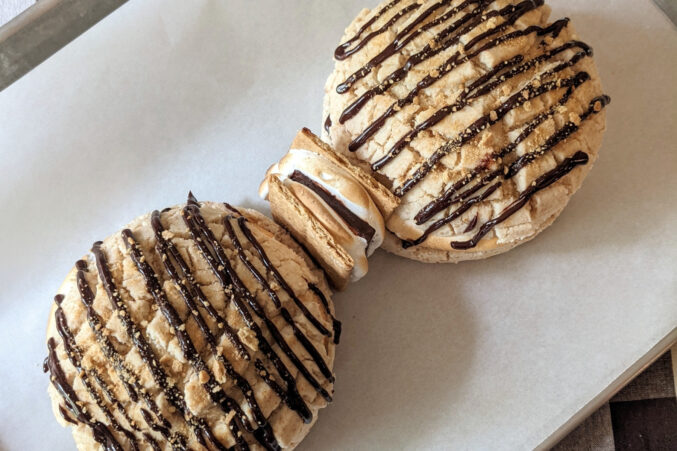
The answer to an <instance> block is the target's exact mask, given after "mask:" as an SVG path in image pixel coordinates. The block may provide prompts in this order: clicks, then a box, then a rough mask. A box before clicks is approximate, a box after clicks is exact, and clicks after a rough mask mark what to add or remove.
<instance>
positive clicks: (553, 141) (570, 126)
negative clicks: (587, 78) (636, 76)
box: [402, 95, 610, 249]
mask: <svg viewBox="0 0 677 451" xmlns="http://www.w3.org/2000/svg"><path fill="white" fill-rule="evenodd" d="M563 98H568V96H567V95H565V97H563ZM609 101H610V99H609V97H607V96H601V97H596V98H595V99H593V100H592V101H591V102H590V106H589V107H588V110H587V111H586V112H585V113H584V114H583V115H581V117H580V120H581V122H582V121H585V120H587V119H588V118H589V117H590V116H591V115H592V114H596V113H597V112H599V111H601V110H602V108H603V107H604V106H605V105H607V104H608V103H609ZM559 104H560V102H558V103H557V104H556V105H559ZM542 114H543V113H542ZM545 116H546V117H549V115H548V114H545ZM540 118H541V117H540V115H539V116H537V117H536V118H535V121H536V120H539V119H540ZM532 124H533V123H532ZM578 128H579V125H576V124H574V123H573V122H567V123H566V124H565V125H564V126H563V127H562V128H560V129H559V130H557V131H556V132H555V133H554V134H552V135H551V136H550V137H549V138H548V139H546V141H545V144H543V145H541V146H539V147H538V148H537V149H536V150H533V151H531V152H529V153H526V154H524V155H522V156H521V157H519V158H518V159H517V160H515V162H513V163H512V164H510V165H504V166H503V168H502V169H500V170H498V171H494V172H492V173H491V174H490V175H488V176H487V179H488V180H491V179H493V178H495V177H497V176H498V175H500V174H501V173H503V174H504V178H505V179H509V178H512V177H513V176H514V175H515V174H516V173H517V172H518V171H519V170H520V169H522V168H523V167H524V166H526V165H527V164H529V163H531V162H532V161H534V160H535V159H536V158H538V157H540V156H542V155H543V154H545V153H546V152H548V151H549V150H551V149H552V148H554V147H555V146H556V145H557V144H559V143H560V142H562V141H564V140H565V139H566V138H567V137H569V136H571V134H573V133H574V132H575V131H577V130H578ZM531 131H533V127H531V126H528V127H527V128H526V129H525V130H524V131H523V132H522V134H521V135H520V137H518V139H520V138H522V137H523V136H524V135H525V133H526V132H528V133H531ZM522 139H523V138H522ZM509 147H510V146H509ZM515 147H516V146H513V147H512V148H513V149H514V148H515ZM581 153H582V152H581ZM579 157H580V155H579ZM574 160H575V161H578V160H580V158H574ZM586 162H587V155H586ZM577 164H584V163H577ZM571 169H573V168H571ZM571 169H569V171H570V170H571ZM569 171H567V172H569ZM551 172H552V171H551ZM563 175H565V174H563ZM563 175H561V176H559V177H557V178H554V179H553V180H552V181H551V182H549V183H547V184H545V185H543V186H542V187H541V188H540V189H544V188H546V187H547V186H549V185H550V184H551V183H553V182H555V181H557V180H559V179H560V178H561V177H562V176H563ZM497 183H498V184H499V185H500V183H501V182H497ZM543 183H544V182H543V181H541V179H540V178H539V179H537V180H535V181H534V184H535V185H537V186H541V184H543ZM527 191H529V190H528V189H527V190H525V191H524V192H527ZM485 193H486V192H485ZM532 195H533V194H531V195H528V196H526V197H525V198H524V199H523V198H522V196H521V195H520V197H519V198H518V200H520V199H522V200H523V202H522V203H520V202H521V201H520V202H517V201H515V202H514V203H513V204H512V205H513V206H514V205H518V204H519V205H521V206H524V205H525V204H526V202H527V201H528V200H529V199H530V198H531V196H532ZM483 196H484V195H483ZM481 197H482V196H477V197H473V198H470V199H468V200H466V201H465V202H463V203H462V204H461V205H460V206H459V207H458V208H457V209H456V210H455V211H453V212H452V213H450V214H449V215H448V216H446V217H444V218H442V219H439V220H437V221H435V222H434V223H432V224H431V225H430V226H429V227H428V228H427V229H426V230H425V231H424V232H423V234H422V235H421V236H420V237H419V238H417V239H416V240H413V241H410V240H403V241H402V246H403V247H404V248H405V249H406V248H408V247H411V246H415V245H418V244H421V243H422V242H423V241H425V240H426V239H427V238H428V237H429V236H430V234H432V233H433V232H434V231H436V230H438V229H439V228H440V227H442V226H443V225H446V224H448V223H449V222H451V221H453V220H454V219H456V218H457V217H459V216H460V215H462V214H463V213H465V212H466V211H467V210H468V209H469V208H470V206H472V204H475V203H478V202H481V201H482V200H484V199H486V197H488V196H484V198H481ZM447 203H448V202H443V204H447ZM468 204H471V205H468ZM521 206H520V208H521ZM517 210H519V208H518V209H515V210H512V209H506V210H505V211H506V212H507V211H511V212H512V213H511V214H514V213H515V212H516V211H517ZM501 215H503V213H502V214H501ZM505 219H507V217H505V218H503V219H501V220H500V221H498V222H496V223H493V225H492V226H491V227H489V228H487V229H486V230H485V232H484V234H482V235H481V236H480V238H481V237H482V236H484V235H486V233H488V231H489V230H491V228H493V226H495V225H496V224H498V223H500V222H503V221H504V220H505ZM492 221H493V220H491V221H489V223H492ZM481 230H482V229H480V231H481ZM478 233H479V232H478ZM478 239H479V238H478ZM467 243H476V242H475V241H472V240H470V241H468V242H467ZM456 245H457V246H463V244H456ZM475 245H476V244H475ZM453 246H454V245H453V244H452V247H453ZM471 247H474V245H473V246H471ZM454 249H466V248H463V247H454Z"/></svg>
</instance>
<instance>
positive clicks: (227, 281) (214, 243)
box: [182, 199, 331, 422]
mask: <svg viewBox="0 0 677 451" xmlns="http://www.w3.org/2000/svg"><path fill="white" fill-rule="evenodd" d="M182 217H183V219H184V222H185V224H186V226H187V227H188V230H189V231H190V234H191V236H192V238H193V240H194V242H195V244H196V246H197V247H198V249H199V250H200V253H201V254H202V256H203V257H204V259H205V260H206V261H207V263H208V264H209V266H210V268H211V269H212V272H213V273H214V275H215V276H216V278H217V280H218V281H219V282H220V283H221V286H222V287H223V289H224V290H225V292H226V294H227V296H229V301H230V302H231V303H232V305H233V306H234V307H235V309H236V311H237V312H238V313H239V314H240V316H241V317H242V319H243V321H244V322H245V324H246V325H247V327H248V328H249V329H251V331H252V332H253V333H254V335H255V337H256V339H257V342H258V346H259V349H260V350H261V352H262V353H263V354H264V355H265V356H266V358H267V359H268V360H269V361H270V363H272V364H273V366H274V367H275V369H276V370H277V373H278V375H279V377H280V378H281V379H282V380H283V381H284V382H285V384H286V387H287V388H286V390H283V389H282V387H280V386H279V384H278V383H277V382H276V381H275V378H274V377H272V375H270V372H269V371H268V370H266V369H265V366H264V364H263V363H262V362H255V364H256V366H257V369H259V370H260V372H261V376H262V377H263V379H264V380H265V381H266V383H268V385H269V386H270V387H271V389H273V390H274V391H275V392H276V393H277V394H278V395H279V396H280V398H281V399H282V401H283V402H285V403H286V404H287V406H289V408H290V409H292V410H294V411H295V412H297V413H298V414H299V416H300V417H301V418H302V419H303V420H304V421H305V422H310V421H311V420H312V413H311V412H310V410H309V409H308V407H307V405H306V403H305V401H304V400H303V398H302V397H301V396H300V394H299V393H298V389H297V387H296V381H295V379H294V377H293V376H292V375H291V373H290V372H289V370H288V369H287V367H286V365H285V364H284V363H283V361H282V360H281V359H280V357H279V356H278V355H277V353H276V352H275V351H273V349H272V346H271V345H270V343H269V342H268V340H267V339H266V338H265V336H264V335H263V331H262V330H261V327H260V326H259V324H258V323H257V322H256V321H255V320H254V317H253V316H252V314H251V313H250V311H249V308H251V309H252V311H253V312H254V313H255V314H256V316H257V317H258V318H260V319H261V320H262V322H263V323H264V324H265V325H266V328H267V329H268V331H269V332H270V334H271V335H272V337H273V339H274V341H275V343H277V345H278V346H279V347H280V349H281V350H282V352H284V353H285V355H286V356H287V358H289V360H290V361H291V362H292V363H293V364H294V365H295V366H296V367H297V369H298V370H299V372H300V373H301V374H302V375H303V376H304V378H306V380H308V382H309V383H310V384H311V385H312V386H313V387H314V388H315V389H316V391H317V392H318V393H319V394H320V395H321V396H322V397H324V398H325V399H326V400H327V401H330V400H331V396H330V395H329V393H328V392H327V391H326V390H325V389H324V388H322V387H321V386H320V385H319V383H318V382H317V380H316V379H315V378H314V377H313V376H312V375H310V373H309V371H308V370H307V368H305V366H304V365H303V364H302V363H301V361H300V360H299V358H298V356H296V354H295V353H294V352H292V350H291V349H290V347H289V345H288V344H287V342H286V341H285V339H284V338H283V337H282V335H281V333H280V332H279V330H278V329H277V327H276V326H275V324H274V323H273V322H272V321H271V320H270V318H268V317H267V315H266V313H265V311H264V310H263V308H262V307H261V305H260V304H259V303H258V301H256V299H255V298H254V297H253V296H252V295H251V293H250V292H249V290H248V289H247V288H246V287H245V285H244V283H243V282H242V281H241V280H240V278H239V276H238V275H237V273H236V272H235V271H234V269H233V267H232V264H231V262H230V260H229V259H228V257H227V256H226V253H225V251H224V249H223V247H222V246H221V244H220V242H219V241H218V240H217V239H216V238H215V236H214V234H213V232H212V231H211V230H210V229H209V227H208V226H207V224H206V223H205V221H204V218H202V215H201V214H200V208H199V204H197V201H195V200H194V199H193V202H189V204H188V205H187V206H186V207H185V208H184V209H183V210H182ZM248 307H249V308H248Z"/></svg>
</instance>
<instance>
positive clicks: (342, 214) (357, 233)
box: [259, 149, 385, 282]
mask: <svg viewBox="0 0 677 451" xmlns="http://www.w3.org/2000/svg"><path fill="white" fill-rule="evenodd" d="M267 175H276V176H277V177H278V178H279V179H280V180H281V181H282V182H283V183H284V184H285V185H287V186H289V187H290V188H293V191H295V192H296V193H297V194H298V193H299V190H304V191H305V192H306V193H305V194H306V195H301V196H297V197H298V198H299V200H300V201H301V202H302V203H303V204H304V205H305V206H306V207H307V208H308V209H309V210H311V211H312V212H313V214H314V216H315V217H316V218H317V219H318V220H319V221H320V222H321V223H323V225H324V226H325V228H326V229H327V231H328V232H329V233H330V234H331V235H332V237H334V238H335V239H336V241H337V242H338V243H340V244H341V245H342V246H343V248H344V249H345V250H346V252H348V254H349V255H350V256H351V257H352V259H353V261H354V262H355V266H354V267H353V269H352V272H351V275H350V279H351V281H353V282H354V281H356V280H359V279H360V278H362V277H363V276H364V275H365V274H366V273H367V269H368V264H367V257H369V256H370V255H371V254H372V253H373V252H374V250H376V248H378V247H379V246H380V245H381V244H382V243H383V238H384V236H385V225H384V221H383V216H382V215H381V212H380V211H379V209H378V208H377V207H376V204H375V203H374V201H373V200H372V198H371V196H370V195H369V193H368V192H367V191H366V190H365V189H364V187H363V186H362V184H361V183H360V182H359V181H358V180H357V179H355V177H353V176H352V175H351V174H350V173H349V172H348V171H346V170H345V169H343V168H341V167H340V166H338V165H337V164H335V163H334V162H333V161H330V160H328V159H327V158H324V157H323V156H321V155H318V154H316V153H314V152H311V151H308V150H304V149H291V150H289V152H288V153H287V154H286V155H285V156H284V157H283V158H282V159H281V160H280V161H279V163H276V164H274V165H273V166H271V168H270V169H269V170H268V174H267ZM259 195H260V196H261V197H262V198H264V199H265V198H267V197H268V183H267V181H264V182H263V183H262V184H261V187H260V188H259ZM307 196H312V197H313V198H314V199H315V201H313V202H308V197H307ZM318 206H320V208H321V210H322V211H317V210H318ZM327 216H329V218H331V219H329V218H328V217H327ZM336 224H339V227H340V228H341V230H336ZM346 237H347V238H346Z"/></svg>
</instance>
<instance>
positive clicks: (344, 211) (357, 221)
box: [289, 170, 376, 244]
mask: <svg viewBox="0 0 677 451" xmlns="http://www.w3.org/2000/svg"><path fill="white" fill-rule="evenodd" d="M289 179H290V180H292V181H294V182H296V183H299V184H301V185H303V186H305V187H306V188H308V189H309V190H311V191H312V192H313V193H315V194H317V196H318V197H319V198H320V199H322V201H323V202H324V203H325V204H326V205H327V206H328V207H329V208H331V209H332V210H334V212H336V214H337V215H338V216H339V217H340V218H341V219H342V220H343V222H344V223H345V225H347V226H348V228H349V229H350V230H351V231H352V232H353V233H354V234H355V235H357V236H359V237H361V238H362V239H364V240H365V241H366V242H367V244H369V243H371V240H372V239H373V238H374V235H375V234H376V230H374V228H373V227H372V226H370V225H369V224H367V223H366V222H365V221H364V220H363V219H362V218H360V217H359V216H357V215H356V214H355V213H353V212H352V211H351V210H350V209H349V208H348V207H346V206H345V204H344V203H343V202H341V201H340V200H339V199H337V198H336V196H334V195H333V194H331V193H330V192H329V191H327V190H326V189H325V188H324V187H323V186H321V185H320V184H319V183H317V182H315V181H314V180H313V179H311V178H310V177H308V176H307V175H305V174H304V173H303V172H301V171H299V170H294V172H292V173H291V175H290V176H289Z"/></svg>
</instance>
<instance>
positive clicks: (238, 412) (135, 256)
mask: <svg viewBox="0 0 677 451" xmlns="http://www.w3.org/2000/svg"><path fill="white" fill-rule="evenodd" d="M122 238H123V241H124V243H125V246H126V247H127V249H128V250H129V255H130V257H131V259H132V261H133V262H134V264H135V265H136V268H137V270H138V271H139V272H140V273H141V275H142V276H143V279H144V281H145V282H146V289H147V290H148V292H149V293H150V294H151V295H152V296H153V299H154V300H155V303H156V305H157V306H158V307H159V309H160V311H161V312H162V314H163V316H164V317H165V319H166V320H167V322H168V323H169V325H170V327H171V328H172V329H173V331H174V334H175V336H176V338H177V340H178V342H179V346H180V347H181V351H182V353H183V356H184V358H185V359H186V360H187V361H188V362H189V363H190V365H191V366H192V367H193V370H194V371H195V372H196V373H197V374H198V375H200V376H201V375H205V376H206V377H205V378H206V381H205V382H204V383H203V384H202V385H203V386H204V388H205V391H206V392H207V393H208V394H209V397H210V399H211V400H212V402H213V403H214V404H216V405H218V406H219V407H220V408H221V410H222V411H223V412H224V413H225V414H226V415H227V414H228V413H230V412H231V411H233V412H234V413H235V415H234V417H233V418H232V419H231V420H230V421H229V422H228V429H229V430H230V432H231V434H232V435H233V437H236V440H237V441H238V445H239V446H240V447H244V448H246V447H247V445H246V442H245V441H244V438H243V437H242V434H241V433H240V427H242V428H244V429H245V430H246V431H250V432H251V431H252V430H253V428H252V426H251V424H250V423H249V419H248V418H247V416H246V415H245V414H244V412H243V411H242V409H241V408H240V406H239V405H238V404H237V403H236V402H235V400H233V399H232V398H230V397H229V396H227V395H226V394H225V392H224V391H223V389H222V388H221V386H220V384H219V383H218V382H217V381H216V378H215V377H214V375H213V374H212V372H211V370H210V369H209V367H208V366H207V365H206V364H205V363H204V361H203V360H202V358H201V357H200V355H199V354H198V352H197V350H196V349H195V345H194V344H193V342H192V340H191V338H190V336H189V335H188V331H187V330H186V324H185V323H184V322H183V321H182V320H181V318H180V317H179V314H178V313H177V312H176V310H175V309H174V307H173V306H172V305H171V303H170V302H169V301H168V299H167V297H166V295H165V292H164V290H163V289H162V285H161V283H160V280H159V279H158V276H157V274H156V273H155V271H154V270H153V268H152V267H151V266H150V264H149V263H148V261H147V259H146V258H145V256H144V254H143V250H142V249H141V247H140V246H139V245H138V243H137V241H136V239H135V238H134V235H133V233H132V231H131V230H129V229H125V230H123V231H122ZM177 404H179V405H181V402H180V401H178V400H177Z"/></svg>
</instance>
